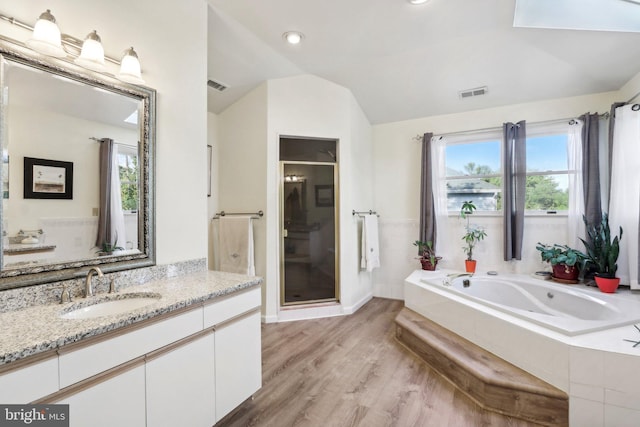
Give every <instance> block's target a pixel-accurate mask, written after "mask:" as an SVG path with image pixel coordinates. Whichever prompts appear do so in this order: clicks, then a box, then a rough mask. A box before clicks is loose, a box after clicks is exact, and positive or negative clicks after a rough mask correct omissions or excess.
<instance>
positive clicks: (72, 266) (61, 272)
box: [0, 36, 156, 290]
mask: <svg viewBox="0 0 640 427" xmlns="http://www.w3.org/2000/svg"><path fill="white" fill-rule="evenodd" d="M6 61H13V62H16V63H18V64H21V65H23V66H27V67H33V68H35V69H38V70H41V71H44V72H48V73H52V74H55V75H58V76H61V77H64V78H67V79H71V80H73V81H76V82H81V83H84V84H86V85H90V86H94V87H97V88H99V89H102V90H106V91H109V92H113V93H115V94H119V95H124V96H127V97H130V98H133V99H135V100H139V101H140V103H141V104H142V108H141V111H140V112H139V118H138V119H139V120H138V127H139V131H140V139H139V140H140V144H139V147H138V156H139V168H140V177H139V194H140V202H139V203H140V207H139V215H138V242H139V245H138V248H139V250H140V252H139V253H135V254H127V255H123V256H119V255H113V256H108V257H96V258H85V259H78V260H70V261H64V262H57V263H56V262H54V263H43V264H42V265H29V266H24V267H20V268H12V269H3V270H1V271H0V290H5V289H11V288H17V287H23V286H32V285H38V284H42V283H47V282H52V281H58V280H67V279H71V278H75V277H78V276H79V275H81V274H84V273H83V272H84V271H86V268H87V267H90V266H96V265H98V266H100V268H101V269H102V270H103V271H104V272H105V273H106V272H114V271H120V270H128V269H133V268H140V267H147V266H152V265H155V243H154V240H155V213H154V212H155V195H154V192H155V188H154V181H155V109H156V91H155V90H153V89H150V88H146V87H142V86H136V85H130V84H126V83H123V82H121V81H119V80H117V79H115V78H114V77H111V76H109V75H107V74H102V73H97V72H93V71H89V70H86V69H84V68H81V67H78V66H77V65H75V64H74V63H72V62H69V61H66V60H62V59H56V58H49V57H45V56H42V55H39V54H37V53H35V52H33V51H31V50H30V49H28V48H26V47H25V46H24V45H23V44H22V43H20V42H16V41H14V40H10V39H7V38H4V37H2V36H0V88H2V92H1V93H0V143H2V142H3V141H4V139H5V138H7V129H6V123H5V119H6V115H5V113H4V111H3V110H4V105H5V99H4V96H6V95H5V93H6V91H5V90H4V88H5V87H6V81H5V77H4V76H5V69H4V68H5V65H4V64H5V63H6ZM2 146H4V144H2ZM1 170H2V164H1V163H0V172H1ZM3 219H4V213H3V212H2V209H0V231H4V230H2V227H3V224H4V221H3ZM0 234H1V233H0ZM3 240H4V239H0V265H4V263H2V262H1V261H2V256H3Z"/></svg>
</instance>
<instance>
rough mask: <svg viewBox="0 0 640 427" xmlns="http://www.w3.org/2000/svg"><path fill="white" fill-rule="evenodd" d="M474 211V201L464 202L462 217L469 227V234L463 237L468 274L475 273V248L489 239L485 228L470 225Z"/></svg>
mask: <svg viewBox="0 0 640 427" xmlns="http://www.w3.org/2000/svg"><path fill="white" fill-rule="evenodd" d="M474 210H476V205H474V204H473V201H471V200H469V201H464V202H462V207H461V208H460V217H461V218H462V219H466V220H467V225H466V226H465V230H466V231H467V232H466V233H465V234H464V236H462V240H464V242H465V245H464V246H463V247H462V250H464V253H465V254H466V255H467V259H466V260H465V261H464V266H465V271H466V272H467V273H475V271H476V260H474V259H473V248H475V246H476V244H477V243H478V242H479V241H480V240H483V239H484V238H485V237H487V232H486V231H484V228H482V227H478V226H472V225H470V224H469V215H471V214H473V211H474Z"/></svg>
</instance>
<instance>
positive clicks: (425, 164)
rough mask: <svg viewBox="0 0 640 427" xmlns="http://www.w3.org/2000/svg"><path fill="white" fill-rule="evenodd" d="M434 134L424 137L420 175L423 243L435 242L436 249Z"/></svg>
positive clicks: (421, 235) (427, 134) (421, 238)
mask: <svg viewBox="0 0 640 427" xmlns="http://www.w3.org/2000/svg"><path fill="white" fill-rule="evenodd" d="M432 137H433V133H425V134H424V135H423V136H422V161H421V165H422V166H421V173H420V237H419V239H420V240H421V241H423V242H428V241H431V242H433V247H434V248H435V247H436V237H437V236H436V212H435V207H434V203H433V184H434V183H433V178H432V176H431V162H432V159H431V138H432Z"/></svg>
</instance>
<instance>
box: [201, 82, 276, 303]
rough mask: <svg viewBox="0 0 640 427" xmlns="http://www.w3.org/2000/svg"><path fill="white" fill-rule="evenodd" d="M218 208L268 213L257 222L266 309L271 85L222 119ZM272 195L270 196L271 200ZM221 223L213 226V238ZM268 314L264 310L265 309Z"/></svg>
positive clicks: (259, 270) (256, 241)
mask: <svg viewBox="0 0 640 427" xmlns="http://www.w3.org/2000/svg"><path fill="white" fill-rule="evenodd" d="M218 138H219V141H218V147H219V148H218V150H217V155H218V156H219V161H218V193H219V196H218V209H219V210H224V211H226V212H257V211H260V210H262V211H264V213H265V215H264V217H263V218H261V219H257V220H254V222H253V232H254V236H253V237H254V250H255V266H256V275H257V276H261V277H263V278H265V285H264V286H263V291H262V296H263V307H264V306H265V304H268V302H267V301H266V300H265V299H264V298H265V289H268V288H270V286H271V282H269V280H268V276H267V271H268V267H267V262H268V260H267V257H268V256H269V255H270V254H269V252H270V251H269V250H268V249H267V237H266V230H267V228H266V223H267V221H268V220H269V219H271V218H274V217H275V215H277V214H276V212H275V211H272V210H270V209H269V207H268V206H267V203H268V202H267V197H268V196H267V184H266V177H267V173H268V172H267V162H266V159H267V141H266V139H267V85H266V83H264V84H262V85H261V86H259V87H257V88H256V89H254V90H253V91H251V92H250V93H248V94H247V95H245V96H244V97H243V98H242V99H240V100H239V101H238V102H236V103H234V104H233V105H232V106H230V107H229V108H227V109H226V110H225V111H224V112H222V113H221V114H220V115H219V117H218ZM271 196H272V194H270V195H269V197H271ZM216 227H217V222H214V223H213V224H212V229H213V235H214V236H215V234H216V233H215V231H216ZM263 311H264V308H263Z"/></svg>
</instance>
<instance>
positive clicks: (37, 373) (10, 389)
mask: <svg viewBox="0 0 640 427" xmlns="http://www.w3.org/2000/svg"><path fill="white" fill-rule="evenodd" d="M16 363H20V362H16ZM7 367H10V365H7ZM3 371H4V372H0V402H1V403H3V404H10V403H15V404H20V403H24V402H31V401H32V400H35V399H38V398H39V397H42V396H46V395H48V394H51V393H53V392H56V391H58V358H57V357H55V356H50V357H46V358H44V359H43V360H33V361H32V362H31V363H27V364H24V365H23V366H21V367H18V368H13V369H10V370H8V369H3Z"/></svg>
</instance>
